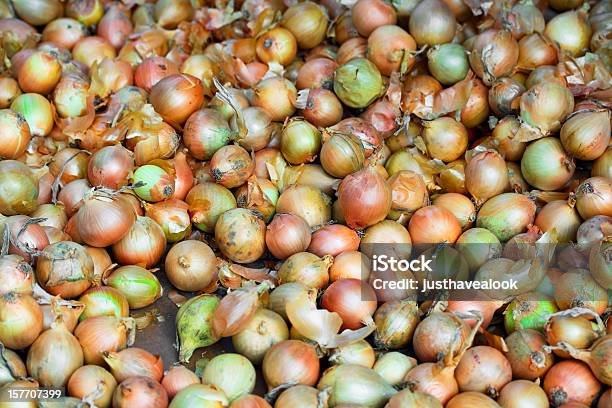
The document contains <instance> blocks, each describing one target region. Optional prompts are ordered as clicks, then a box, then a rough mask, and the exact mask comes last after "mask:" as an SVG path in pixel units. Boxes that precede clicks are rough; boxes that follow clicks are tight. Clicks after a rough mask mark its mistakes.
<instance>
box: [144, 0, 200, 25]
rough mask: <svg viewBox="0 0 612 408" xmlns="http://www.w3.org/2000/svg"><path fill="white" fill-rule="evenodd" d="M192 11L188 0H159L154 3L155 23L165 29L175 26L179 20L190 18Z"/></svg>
mask: <svg viewBox="0 0 612 408" xmlns="http://www.w3.org/2000/svg"><path fill="white" fill-rule="evenodd" d="M193 12H194V10H193V7H192V5H191V2H190V1H188V0H172V1H171V0H160V1H158V2H156V3H155V8H154V16H155V20H156V21H157V24H158V25H159V26H160V27H162V28H165V29H173V28H177V26H178V25H179V23H180V22H181V21H183V20H186V21H189V20H191V18H192V16H193Z"/></svg>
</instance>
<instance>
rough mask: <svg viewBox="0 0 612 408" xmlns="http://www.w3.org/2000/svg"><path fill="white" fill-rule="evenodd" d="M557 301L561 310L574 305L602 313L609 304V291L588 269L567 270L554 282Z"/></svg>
mask: <svg viewBox="0 0 612 408" xmlns="http://www.w3.org/2000/svg"><path fill="white" fill-rule="evenodd" d="M554 288H555V302H556V303H557V305H559V308H560V309H561V310H565V309H571V308H574V307H583V308H585V309H590V310H592V311H593V312H595V313H597V314H602V313H603V312H604V311H605V309H606V306H607V298H608V296H607V293H606V290H605V289H604V288H602V287H601V286H599V284H598V283H597V281H595V279H593V278H592V277H591V274H590V273H589V272H588V271H587V270H581V269H575V270H573V271H570V272H565V273H564V274H562V275H561V276H559V278H558V279H557V281H556V282H555V284H554Z"/></svg>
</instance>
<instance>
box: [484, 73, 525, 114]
mask: <svg viewBox="0 0 612 408" xmlns="http://www.w3.org/2000/svg"><path fill="white" fill-rule="evenodd" d="M523 92H525V86H524V85H523V84H522V83H520V82H519V81H517V80H516V79H513V78H508V77H505V78H500V79H498V80H496V81H495V82H493V84H492V85H491V89H490V90H489V106H491V109H492V110H493V112H495V114H497V115H500V116H502V115H510V114H513V113H516V112H518V110H519V106H520V97H521V95H522V94H523Z"/></svg>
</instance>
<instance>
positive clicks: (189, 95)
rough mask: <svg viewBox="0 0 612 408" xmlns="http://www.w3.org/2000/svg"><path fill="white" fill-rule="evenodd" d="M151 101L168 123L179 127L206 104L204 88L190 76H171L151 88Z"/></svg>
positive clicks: (197, 80)
mask: <svg viewBox="0 0 612 408" xmlns="http://www.w3.org/2000/svg"><path fill="white" fill-rule="evenodd" d="M149 100H150V101H151V104H152V105H153V107H154V108H155V111H156V112H157V113H159V114H160V115H161V116H162V118H164V120H165V121H166V122H168V123H170V124H171V125H173V126H179V125H182V124H183V123H185V121H186V120H187V118H189V116H190V115H191V114H192V113H193V112H195V111H196V110H198V109H200V107H201V106H202V104H203V103H204V87H203V86H202V82H200V80H199V79H198V78H196V77H194V76H191V75H189V74H174V75H169V76H167V77H165V78H163V79H161V80H160V81H159V82H158V83H156V84H155V85H154V86H153V87H152V88H151V93H150V94H149Z"/></svg>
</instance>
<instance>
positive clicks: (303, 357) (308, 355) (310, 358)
mask: <svg viewBox="0 0 612 408" xmlns="http://www.w3.org/2000/svg"><path fill="white" fill-rule="evenodd" d="M262 371H263V375H264V379H265V381H266V384H267V385H268V388H269V389H273V388H275V387H277V386H279V385H281V384H286V383H288V382H290V381H291V382H295V383H296V384H303V385H315V384H316V382H317V379H318V378H319V358H318V357H317V353H316V352H315V349H314V347H312V346H311V345H309V344H306V343H304V342H302V341H299V340H285V341H282V342H280V343H277V344H275V345H274V346H272V347H270V349H268V351H267V352H266V354H265V356H264V359H263V363H262Z"/></svg>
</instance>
